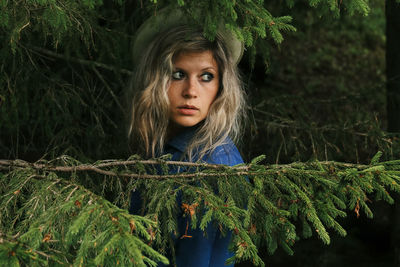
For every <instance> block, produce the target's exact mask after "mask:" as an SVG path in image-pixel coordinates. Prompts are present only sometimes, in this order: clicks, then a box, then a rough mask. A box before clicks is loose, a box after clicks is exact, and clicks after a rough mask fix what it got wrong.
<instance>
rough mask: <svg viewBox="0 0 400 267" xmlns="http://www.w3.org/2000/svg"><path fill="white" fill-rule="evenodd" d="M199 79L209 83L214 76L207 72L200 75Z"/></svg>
mask: <svg viewBox="0 0 400 267" xmlns="http://www.w3.org/2000/svg"><path fill="white" fill-rule="evenodd" d="M201 79H202V80H203V81H205V82H210V81H211V80H212V79H214V75H213V74H211V73H209V72H206V73H204V74H202V75H201Z"/></svg>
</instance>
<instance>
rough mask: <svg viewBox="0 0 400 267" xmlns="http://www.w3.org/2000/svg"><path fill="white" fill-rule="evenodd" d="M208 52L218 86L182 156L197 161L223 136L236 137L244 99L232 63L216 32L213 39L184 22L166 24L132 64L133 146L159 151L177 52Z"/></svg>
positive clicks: (221, 141)
mask: <svg viewBox="0 0 400 267" xmlns="http://www.w3.org/2000/svg"><path fill="white" fill-rule="evenodd" d="M203 51H211V52H212V54H213V56H214V59H215V60H216V62H217V64H218V69H219V75H220V88H219V91H218V94H217V97H216V99H215V100H214V102H213V103H212V104H211V106H210V109H209V112H208V114H207V117H206V118H205V120H204V122H203V123H201V124H200V125H199V127H198V129H197V131H196V133H195V135H194V136H193V138H192V139H191V141H190V142H189V144H188V145H187V147H186V151H185V153H184V156H185V157H186V158H187V159H188V160H189V161H192V158H193V156H194V154H196V158H198V159H202V158H203V157H204V156H205V155H207V154H208V153H212V152H213V151H214V150H215V148H217V147H218V146H220V145H222V144H224V143H225V142H226V140H227V137H228V136H229V137H230V138H231V139H232V140H233V141H237V140H238V138H239V137H240V133H241V125H242V121H243V119H244V107H245V99H244V93H243V90H242V84H241V81H240V78H239V73H238V69H237V66H236V62H233V60H232V57H231V55H230V53H229V51H228V50H227V48H226V47H225V44H224V43H223V40H222V37H221V36H219V35H218V34H217V35H216V37H215V40H214V41H209V40H208V39H206V38H205V37H204V36H203V34H202V32H201V31H200V30H196V29H193V28H190V27H188V26H179V27H175V28H172V29H170V30H168V31H166V32H164V33H162V34H160V35H158V37H157V38H155V39H154V40H153V41H152V43H151V44H150V45H149V47H148V48H147V50H146V51H144V54H143V56H142V58H141V61H140V62H139V64H138V65H137V66H136V71H135V76H134V78H133V81H132V83H131V87H132V89H133V91H134V94H135V97H134V98H133V101H132V113H131V120H130V127H129V136H130V137H131V138H132V140H133V142H134V143H135V146H136V149H138V148H139V151H140V152H142V153H143V152H144V154H145V155H146V156H147V157H156V156H159V155H160V153H161V152H162V151H163V149H164V145H165V144H166V142H167V141H168V140H167V132H168V125H169V99H168V94H167V92H168V88H169V85H170V81H171V77H172V71H173V60H174V58H175V57H177V55H179V54H180V53H182V52H203Z"/></svg>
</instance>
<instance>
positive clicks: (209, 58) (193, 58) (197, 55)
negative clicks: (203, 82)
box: [172, 50, 218, 69]
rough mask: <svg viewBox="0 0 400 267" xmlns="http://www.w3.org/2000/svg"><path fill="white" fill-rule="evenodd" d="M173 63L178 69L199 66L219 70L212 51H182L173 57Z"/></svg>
mask: <svg viewBox="0 0 400 267" xmlns="http://www.w3.org/2000/svg"><path fill="white" fill-rule="evenodd" d="M172 63H173V64H174V65H175V66H176V67H180V66H182V67H183V66H185V67H189V66H197V67H200V68H216V69H218V63H217V61H216V60H215V58H214V55H213V53H212V52H211V51H210V50H205V51H182V52H180V53H178V54H176V55H175V56H174V57H173V59H172Z"/></svg>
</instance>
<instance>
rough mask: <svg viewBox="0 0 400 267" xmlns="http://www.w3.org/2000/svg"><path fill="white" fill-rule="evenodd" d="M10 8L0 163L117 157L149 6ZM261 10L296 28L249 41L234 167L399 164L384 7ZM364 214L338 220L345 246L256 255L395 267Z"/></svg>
mask: <svg viewBox="0 0 400 267" xmlns="http://www.w3.org/2000/svg"><path fill="white" fill-rule="evenodd" d="M18 2H19V3H18ZM21 2H23V1H14V3H11V2H7V1H2V3H1V4H0V7H1V8H2V9H1V11H0V12H1V13H0V27H1V34H0V40H1V42H2V45H1V47H0V159H17V158H18V159H23V160H27V161H30V162H33V161H37V160H39V159H41V158H44V159H52V158H54V157H56V156H59V155H63V154H68V155H70V156H73V157H75V158H77V159H79V160H81V161H94V160H99V159H121V158H127V157H129V155H130V150H129V146H128V145H127V144H128V139H127V136H126V133H127V127H126V126H127V119H128V112H129V111H128V109H129V102H130V99H129V98H127V95H129V92H128V91H129V88H128V84H129V81H130V77H131V74H132V73H131V70H132V68H133V66H132V65H131V44H132V40H133V38H134V33H135V31H136V29H137V28H138V27H139V25H140V24H141V22H142V21H143V20H144V18H146V17H147V16H148V15H149V14H152V12H154V10H156V9H157V8H159V7H158V6H156V5H155V4H153V3H152V1H149V3H146V2H145V3H142V2H141V1H130V2H129V1H127V2H126V3H123V2H122V1H121V2H120V3H119V1H106V0H105V1H86V2H87V3H88V4H87V6H89V7H90V3H92V5H93V7H91V8H88V9H87V10H85V11H82V10H80V8H81V7H80V6H79V4H72V2H70V1H65V2H63V1H57V2H58V4H59V5H60V6H61V7H63V8H65V10H64V9H60V10H61V11H62V12H64V14H61V13H60V14H59V15H54V14H56V13H54V12H51V10H49V11H47V10H46V8H44V7H43V6H45V5H42V4H41V1H30V3H28V2H29V1H26V3H25V4H26V5H27V6H29V8H26V9H25V10H24V9H23V8H22V6H21V5H20V4H21ZM42 2H43V3H45V2H46V1H42ZM83 2H85V1H83ZM178 2H179V1H178ZM200 2H201V1H200ZM211 2H212V1H211ZM389 2H390V5H393V7H391V11H396V9H397V11H398V13H397V14H398V15H399V16H400V10H399V7H398V6H397V4H394V3H392V2H391V1H388V3H389ZM207 3H208V2H207ZM158 4H159V5H160V6H162V5H163V4H165V3H164V2H160V3H158ZM63 5H66V6H63ZM143 5H144V6H143ZM321 5H322V4H321ZM49 6H50V4H49ZM264 6H265V7H266V8H267V9H268V10H269V11H270V12H271V13H273V14H274V16H284V15H287V14H289V15H290V16H292V18H293V21H292V23H291V24H292V25H293V26H295V27H296V29H297V31H296V32H291V31H289V32H286V33H284V41H283V42H282V43H280V44H276V42H274V40H273V37H268V36H267V38H264V39H263V38H258V39H257V38H256V39H255V40H254V43H253V45H252V46H250V47H247V50H246V53H245V55H244V57H243V59H242V61H241V63H240V65H239V67H240V69H241V72H242V79H243V81H244V84H245V90H246V92H247V95H248V101H249V106H248V118H247V125H246V128H245V132H244V138H243V141H242V143H240V144H238V145H239V148H240V151H241V153H242V155H243V157H244V159H245V161H247V162H248V161H250V160H251V159H252V158H254V157H256V156H258V155H260V154H265V155H266V160H265V163H266V164H270V163H278V164H281V163H289V162H294V161H308V160H312V159H318V160H321V161H322V160H334V161H341V162H352V163H368V162H369V161H370V160H371V158H372V157H373V156H374V155H375V154H376V152H377V151H382V152H383V157H382V159H384V160H390V159H399V158H400V139H399V133H400V127H399V123H398V122H396V120H398V117H400V114H399V113H398V110H399V109H398V106H400V104H399V103H400V102H397V104H396V103H395V100H396V99H398V96H396V95H393V94H392V93H391V92H395V94H398V93H396V91H397V92H398V91H399V90H400V88H399V87H397V88H396V87H391V88H392V89H390V88H389V89H387V84H388V83H389V84H398V83H399V75H400V72H398V70H396V66H393V65H391V70H393V71H392V72H391V74H390V75H389V76H388V75H387V71H388V70H387V66H389V65H387V60H386V54H387V50H386V49H387V41H388V37H387V35H386V23H387V22H386V21H387V18H388V16H387V14H386V13H385V2H384V1H377V0H372V1H370V3H369V6H370V12H369V14H368V16H364V14H360V13H355V14H350V12H347V10H346V8H339V13H340V15H339V16H335V14H332V12H330V11H329V10H326V8H322V7H320V6H318V5H316V6H317V7H316V8H315V7H310V3H309V2H306V1H295V2H293V3H292V2H290V1H289V2H287V3H283V2H276V3H270V2H269V1H266V3H264ZM19 8H21V9H19ZM53 11H54V10H53ZM80 16H82V17H80ZM394 24H395V25H396V23H394ZM397 35H398V36H400V31H398V32H397ZM388 47H389V46H388ZM395 50H396V49H393V47H391V50H390V51H391V52H390V53H391V54H389V60H388V61H390V60H392V61H393V60H394V59H395V58H396V53H395ZM396 71H397V73H398V74H396ZM393 73H394V74H393ZM388 77H389V78H388ZM393 88H394V89H393ZM396 97H397V98H396ZM391 101H393V103H392V102H391ZM396 123H397V124H396ZM389 130H390V131H389ZM371 205H372V208H373V213H374V218H373V219H372V220H371V219H367V218H365V216H361V217H359V218H357V217H356V214H355V213H354V214H353V215H350V216H348V217H347V218H345V219H343V220H342V222H343V225H344V226H345V228H346V229H347V231H348V235H347V237H344V238H343V237H339V236H338V235H337V234H335V233H332V242H331V244H330V245H329V246H325V245H323V244H322V243H321V242H320V240H317V237H315V236H314V238H310V239H307V240H300V241H299V242H297V243H296V244H295V247H294V249H295V255H294V256H288V255H287V254H285V253H284V252H283V251H281V250H279V249H278V251H277V252H276V253H275V254H274V255H267V253H263V252H261V254H263V258H264V259H265V262H266V264H267V266H338V265H342V266H400V265H398V262H397V261H396V257H398V251H397V246H398V242H397V241H396V240H397V239H396V236H397V235H398V233H399V229H397V228H396V221H397V222H398V219H396V216H399V215H397V214H399V213H398V212H396V207H395V206H390V205H388V204H386V203H380V202H376V203H371ZM398 223H400V222H398ZM250 265H251V264H250V263H244V264H241V265H240V266H250Z"/></svg>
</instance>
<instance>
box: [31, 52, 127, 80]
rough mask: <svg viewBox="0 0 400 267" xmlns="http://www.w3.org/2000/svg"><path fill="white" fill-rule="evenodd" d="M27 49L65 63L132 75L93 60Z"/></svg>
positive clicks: (124, 70) (125, 70)
mask: <svg viewBox="0 0 400 267" xmlns="http://www.w3.org/2000/svg"><path fill="white" fill-rule="evenodd" d="M29 49H32V50H35V51H36V52H39V53H42V54H45V55H47V56H51V57H54V58H59V59H63V60H66V61H71V62H76V63H79V64H81V65H86V66H95V67H99V68H102V69H106V70H111V71H117V72H120V73H122V74H126V75H132V74H133V72H132V71H130V70H127V69H121V68H117V67H115V66H110V65H107V64H104V63H100V62H97V61H93V60H86V59H80V58H75V57H71V56H65V55H62V54H58V53H56V52H53V51H50V50H47V49H44V48H41V47H37V46H31V47H30V48H29Z"/></svg>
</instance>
